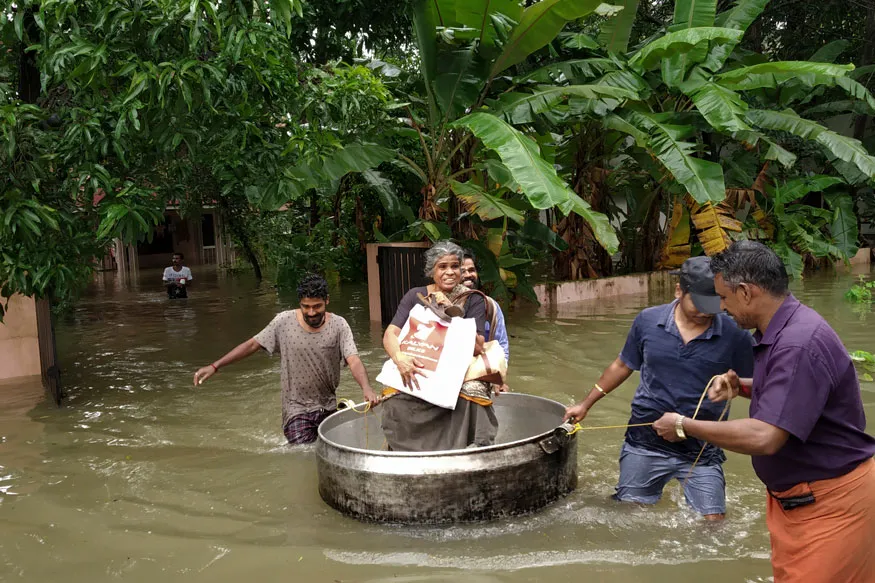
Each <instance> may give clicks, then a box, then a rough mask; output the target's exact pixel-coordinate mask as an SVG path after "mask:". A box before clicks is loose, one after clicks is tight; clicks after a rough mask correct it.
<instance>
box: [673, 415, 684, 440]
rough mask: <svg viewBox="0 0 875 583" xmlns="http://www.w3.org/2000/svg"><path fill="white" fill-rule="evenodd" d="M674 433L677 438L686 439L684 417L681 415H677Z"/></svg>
mask: <svg viewBox="0 0 875 583" xmlns="http://www.w3.org/2000/svg"><path fill="white" fill-rule="evenodd" d="M674 432H675V433H676V434H677V436H678V437H680V438H681V439H686V438H687V434H686V432H685V431H684V416H683V415H678V418H677V419H676V420H675V422H674Z"/></svg>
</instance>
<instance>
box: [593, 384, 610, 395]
mask: <svg viewBox="0 0 875 583" xmlns="http://www.w3.org/2000/svg"><path fill="white" fill-rule="evenodd" d="M592 388H594V389H595V390H597V391H598V392H600V393H601V394H602V396H603V397H607V396H608V393H607V392H605V390H604V389H603V388H601V387H600V386H599V384H598V383H596V384H594V385H593V386H592Z"/></svg>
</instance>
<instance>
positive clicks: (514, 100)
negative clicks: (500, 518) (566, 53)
mask: <svg viewBox="0 0 875 583" xmlns="http://www.w3.org/2000/svg"><path fill="white" fill-rule="evenodd" d="M568 97H581V98H584V99H592V100H598V101H601V102H603V103H604V104H605V107H606V108H607V109H608V110H613V109H615V108H616V107H618V106H619V105H620V104H621V103H622V102H623V101H624V100H626V99H638V95H637V94H636V93H633V92H631V91H628V90H626V89H620V88H617V87H605V86H602V85H568V86H558V87H557V86H549V85H544V86H539V87H537V88H535V91H534V92H533V93H505V94H503V95H502V96H501V97H500V98H499V99H498V100H496V101H494V102H492V103H491V104H490V105H491V107H492V109H493V110H494V111H495V113H496V114H497V115H501V116H502V117H503V118H504V119H505V120H507V121H508V122H510V123H512V124H519V123H531V122H532V121H534V119H535V116H537V115H538V114H541V113H544V112H547V111H550V110H552V109H554V108H555V107H556V105H558V104H559V103H561V102H562V101H564V100H565V99H567V98H568Z"/></svg>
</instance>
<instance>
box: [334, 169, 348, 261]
mask: <svg viewBox="0 0 875 583" xmlns="http://www.w3.org/2000/svg"><path fill="white" fill-rule="evenodd" d="M345 188H346V180H341V181H340V185H339V186H338V187H337V192H336V193H334V232H333V233H331V246H332V247H337V242H338V241H339V240H340V207H341V203H342V202H343V191H344V189H345Z"/></svg>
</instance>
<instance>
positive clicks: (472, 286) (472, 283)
mask: <svg viewBox="0 0 875 583" xmlns="http://www.w3.org/2000/svg"><path fill="white" fill-rule="evenodd" d="M469 284H470V285H469ZM462 285H464V286H465V287H467V288H468V289H480V281H479V280H478V279H477V278H476V277H474V278H469V279H463V280H462Z"/></svg>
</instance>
